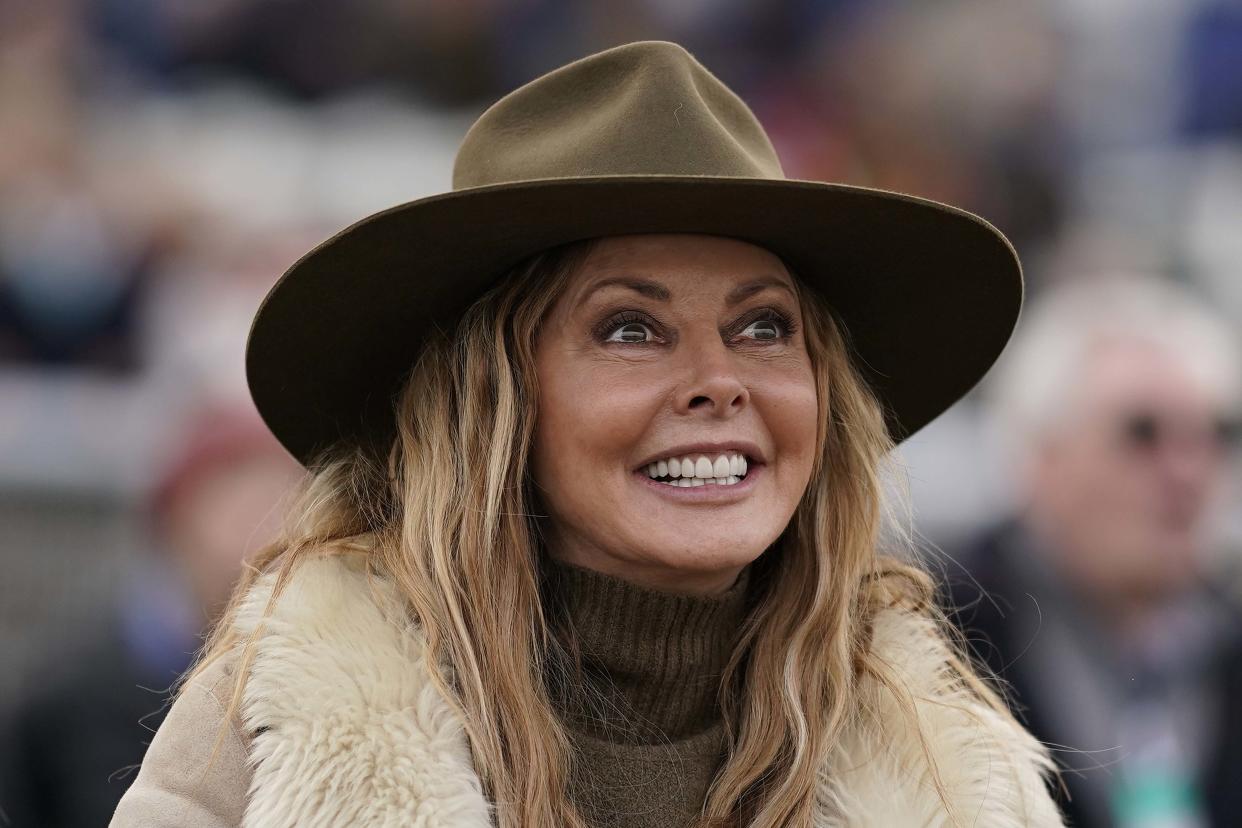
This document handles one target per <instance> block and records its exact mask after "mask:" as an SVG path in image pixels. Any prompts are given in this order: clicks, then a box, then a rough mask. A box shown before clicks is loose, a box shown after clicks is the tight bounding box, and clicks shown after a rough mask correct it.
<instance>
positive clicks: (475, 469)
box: [182, 240, 1008, 828]
mask: <svg viewBox="0 0 1242 828" xmlns="http://www.w3.org/2000/svg"><path fill="white" fill-rule="evenodd" d="M591 244H592V242H591V241H590V240H587V241H583V242H575V243H573V244H569V245H565V246H562V247H559V248H554V249H550V250H547V251H544V252H542V253H540V254H537V255H535V256H533V257H531V258H529V259H527V260H526V261H524V262H523V263H522V264H520V265H519V266H517V267H515V268H514V269H513V270H512V271H510V273H509V274H507V276H506V277H505V278H504V279H502V280H501V281H500V282H499V283H497V284H496V285H495V286H494V287H493V288H492V289H490V290H489V291H487V293H485V294H484V295H483V296H482V297H480V298H479V299H478V300H477V301H475V302H474V303H473V304H472V305H471V306H470V307H469V308H468V309H467V310H466V311H465V313H464V315H463V316H462V317H461V318H460V320H459V321H458V322H457V324H456V326H455V327H454V328H453V329H452V330H451V331H436V332H434V333H433V335H431V336H430V338H429V339H428V340H427V341H426V342H425V344H424V345H423V347H422V349H421V352H420V355H419V357H418V359H417V360H416V362H415V364H414V365H413V366H412V370H411V371H410V372H409V375H408V377H407V379H406V382H405V383H404V385H403V387H402V390H401V392H400V394H399V395H398V398H397V402H396V411H395V414H396V433H395V437H394V439H392V440H391V442H390V443H389V444H388V445H387V446H386V447H385V449H384V450H382V451H377V450H375V449H366V448H363V447H359V446H345V445H338V446H334V447H333V448H331V449H330V450H328V451H326V452H325V453H324V454H323V455H322V456H321V457H319V458H318V459H317V460H316V461H315V462H313V463H312V464H310V466H309V469H308V472H307V474H306V475H305V477H304V479H303V481H302V482H301V484H300V486H299V489H298V492H297V496H296V498H295V499H294V500H293V501H292V502H291V508H290V510H289V514H288V517H287V520H286V525H285V527H284V529H283V531H282V534H281V535H280V537H279V538H278V539H277V540H276V541H275V542H273V543H272V544H270V545H269V546H267V547H265V548H264V549H263V550H261V551H260V553H259V554H258V555H257V556H256V558H254V559H252V561H251V563H250V565H249V566H248V567H247V570H246V571H245V573H244V574H243V577H242V579H241V581H240V583H239V584H238V586H237V588H236V590H235V592H234V595H233V598H232V600H231V601H230V604H229V606H228V608H227V609H226V610H225V612H224V614H223V615H222V617H221V620H220V621H219V622H218V624H217V625H216V626H215V628H214V629H213V631H212V632H211V634H210V635H209V637H208V640H207V642H206V645H205V647H204V649H203V652H202V656H201V658H200V660H199V662H198V663H197V665H196V666H195V668H194V670H192V671H191V673H190V674H188V675H187V676H186V678H185V679H183V683H182V687H184V686H185V684H186V683H188V680H189V679H191V678H193V676H195V675H197V674H198V673H199V672H201V671H202V670H204V669H205V668H206V667H207V665H208V664H210V663H211V662H212V661H214V660H215V659H216V658H218V657H220V656H221V655H223V654H225V653H226V652H229V651H232V650H233V649H234V648H235V647H239V648H240V652H241V656H240V662H239V663H240V669H238V670H237V676H236V684H235V687H234V693H233V699H232V703H231V706H230V709H229V710H228V711H227V713H226V716H225V719H226V720H227V719H229V718H231V717H232V716H233V715H234V714H235V713H236V711H237V708H238V705H239V703H240V699H241V691H242V687H243V686H244V683H245V679H246V674H247V671H248V665H249V662H250V659H251V657H252V651H253V644H254V642H255V640H256V637H257V636H258V635H261V634H262V627H261V626H260V628H259V629H258V630H256V631H255V633H254V634H253V635H251V636H250V637H249V640H247V641H244V642H243V641H240V640H239V639H238V634H237V633H236V632H235V631H234V630H233V627H232V621H233V619H234V617H235V614H236V611H237V607H238V605H239V604H240V602H241V599H242V597H243V596H244V595H245V594H246V592H247V591H248V590H249V588H250V586H251V585H252V584H253V583H254V581H255V580H256V578H258V577H259V576H260V575H261V574H263V573H265V572H276V573H277V576H276V585H275V590H274V594H273V597H272V601H275V599H276V597H277V596H278V595H279V594H280V591H281V589H282V588H283V587H284V585H285V584H286V583H287V582H288V579H289V576H290V574H291V572H292V569H293V567H294V566H295V565H296V563H297V562H298V561H299V560H300V559H302V558H304V557H306V556H308V555H320V554H334V553H337V554H344V553H361V554H365V555H366V556H367V558H368V563H369V566H370V568H371V570H372V571H374V572H377V573H381V572H382V573H384V574H385V575H386V576H387V577H389V578H391V579H392V580H393V582H394V583H395V584H396V585H397V587H398V588H399V589H400V591H401V593H402V594H403V596H404V597H405V599H406V601H407V603H408V608H409V611H410V613H411V616H412V618H414V619H415V620H416V621H417V623H418V624H419V625H420V627H421V629H422V630H423V631H424V632H425V642H426V648H427V651H426V655H427V657H428V658H427V664H428V666H429V669H431V670H432V675H433V680H434V681H435V682H436V684H437V686H438V687H439V689H440V690H441V691H442V692H443V693H444V694H445V697H446V698H447V699H449V701H450V702H451V703H452V704H454V705H455V706H456V707H457V709H458V710H459V712H460V713H461V714H462V719H463V722H464V724H465V727H466V730H467V734H468V737H469V740H470V745H471V751H472V755H473V759H474V763H475V768H476V770H477V771H478V773H479V776H480V779H481V780H482V782H483V784H484V787H485V790H486V792H487V794H488V797H489V799H490V800H491V801H492V802H493V803H494V804H495V805H496V816H497V819H498V824H499V826H500V828H522V826H552V825H556V826H568V827H569V828H585V825H586V823H585V821H584V819H583V817H582V815H581V814H580V813H579V812H578V811H577V809H576V808H575V807H574V805H573V804H572V803H571V802H570V801H569V800H568V798H567V796H566V794H565V791H566V789H567V783H568V780H569V777H570V774H571V771H572V767H573V763H574V761H575V760H574V754H573V745H572V741H571V739H570V736H569V734H568V732H567V731H566V729H565V726H564V725H563V724H562V723H561V722H560V721H559V720H558V718H557V716H556V714H555V709H554V706H553V704H552V698H553V696H552V693H553V690H551V689H550V685H555V683H556V681H555V680H564V679H566V677H567V676H570V675H571V674H572V670H573V666H574V665H573V658H572V657H570V656H569V655H568V654H569V653H571V652H573V647H572V643H571V642H565V641H563V640H562V636H561V635H560V633H559V629H560V628H559V626H558V624H557V623H556V621H557V619H556V618H555V608H554V604H555V602H551V601H548V600H546V598H547V595H546V593H545V590H546V588H547V581H545V575H544V569H543V568H542V567H541V565H540V560H541V558H540V556H541V555H542V554H545V550H543V549H542V545H541V540H540V537H541V536H540V532H539V520H540V517H539V516H538V514H537V507H538V503H539V501H538V493H537V491H536V489H535V486H534V483H533V481H532V479H531V476H530V466H529V462H530V454H531V448H532V441H533V435H534V433H535V418H536V401H537V399H538V394H537V386H536V382H537V377H536V371H535V355H534V347H535V342H536V341H537V337H538V333H539V330H540V325H541V323H542V321H543V320H544V319H545V317H546V316H547V314H548V311H549V310H550V309H551V307H552V306H553V304H554V303H555V301H556V299H557V297H558V296H560V295H561V293H562V291H563V289H564V287H565V285H566V284H567V282H568V280H569V279H570V278H571V276H572V275H573V273H574V272H575V268H577V267H578V266H579V265H580V264H581V262H582V261H583V259H584V258H585V256H586V254H587V252H588V251H589V249H590V247H591ZM794 282H795V286H796V288H797V290H798V292H799V298H800V300H801V306H802V315H803V330H804V332H805V341H806V347H807V349H808V352H809V356H810V360H811V363H812V366H813V368H814V373H815V382H816V389H817V392H818V400H819V423H820V425H819V429H818V434H817V439H816V447H817V448H816V456H815V459H814V465H813V469H812V473H811V478H810V482H809V485H808V486H807V489H806V492H805V494H804V496H803V497H802V499H801V501H800V503H799V504H798V506H797V509H796V510H795V512H794V515H793V517H792V518H791V520H790V522H789V524H788V526H787V527H786V529H785V531H784V532H783V533H782V534H781V536H780V537H779V538H778V539H777V541H776V542H775V543H774V544H773V545H772V547H771V548H769V549H768V550H767V551H766V553H765V554H763V555H762V556H761V557H760V558H758V559H757V560H756V561H755V563H754V564H753V567H754V569H753V570H752V581H751V589H752V590H753V593H752V594H751V596H750V597H749V602H750V603H749V606H750V609H749V610H748V614H747V617H746V619H745V621H744V625H743V628H742V630H741V632H740V637H739V639H738V643H737V645H736V648H735V650H734V652H733V654H732V657H731V658H730V660H729V662H728V664H727V666H726V668H725V671H724V674H723V676H722V681H721V687H720V693H719V703H720V707H721V710H722V713H723V717H724V721H725V725H726V732H727V733H728V734H729V738H728V743H729V744H728V754H727V757H726V760H725V762H724V764H723V765H722V767H721V769H720V771H719V773H718V774H717V776H716V778H715V780H714V782H713V784H712V786H711V788H710V790H709V791H708V795H707V799H706V802H705V805H704V808H703V815H702V818H701V821H700V825H701V826H725V825H733V826H743V825H745V826H764V827H767V826H772V828H776V826H786V825H807V824H810V823H811V819H812V814H813V813H814V809H815V805H816V803H815V786H816V779H817V771H818V770H819V768H820V766H821V763H822V762H823V761H824V759H825V757H826V755H827V753H828V751H829V749H830V747H831V746H832V745H833V744H834V743H835V742H836V741H837V739H838V737H839V736H840V734H841V733H842V732H843V730H844V728H845V727H846V726H847V725H848V724H849V723H850V722H851V721H852V720H853V719H854V718H855V717H857V716H860V715H862V713H860V710H859V708H860V706H861V704H862V702H861V700H860V697H859V692H858V687H859V683H860V680H861V679H862V678H864V677H870V678H871V679H872V680H876V681H880V682H882V683H889V681H888V679H886V678H885V675H886V671H885V669H884V667H885V665H883V664H881V663H879V662H878V657H877V656H875V655H874V654H873V653H872V652H871V650H870V648H869V638H870V635H869V629H870V620H871V618H872V617H873V615H874V613H876V612H877V611H878V610H879V609H880V608H881V607H886V606H893V605H896V604H900V605H902V606H903V607H904V608H906V609H908V610H910V611H914V612H918V613H923V614H927V615H930V616H933V617H934V618H935V621H936V624H937V625H938V628H940V629H942V630H947V627H946V625H945V623H944V620H943V618H942V616H940V614H939V612H938V611H937V610H936V608H935V602H934V601H933V600H932V598H933V589H932V581H931V579H930V578H929V577H928V576H927V575H926V573H925V572H924V571H923V570H922V569H921V568H919V567H918V566H916V565H914V564H912V563H908V562H903V561H902V560H900V559H898V558H896V557H888V556H886V555H882V554H880V553H879V551H878V550H879V546H880V543H881V540H880V538H881V528H882V525H883V524H885V523H886V521H885V513H884V511H885V508H886V506H885V503H886V499H885V496H884V483H883V469H884V461H885V458H886V457H887V456H888V455H889V452H890V450H891V449H892V448H893V441H892V439H891V438H890V436H889V434H888V431H887V429H886V426H885V423H884V418H883V414H882V409H881V406H880V404H879V403H878V401H877V399H876V398H875V396H874V395H873V394H872V392H871V390H870V388H869V387H868V385H867V383H866V382H865V381H864V380H863V378H862V377H861V376H860V374H859V373H858V372H857V371H856V369H855V366H854V365H853V363H852V361H851V358H850V356H849V354H850V352H851V351H850V346H849V341H848V338H847V336H848V335H847V332H846V330H845V328H844V326H843V325H842V324H841V323H840V321H839V320H838V319H837V318H836V317H835V315H834V313H833V312H832V310H831V309H830V308H829V306H828V305H827V304H826V302H825V301H824V300H823V299H822V297H820V296H819V295H818V294H817V293H816V292H814V291H813V290H811V289H809V288H808V287H807V286H806V284H805V283H803V282H802V281H801V280H799V279H798V278H797V276H796V274H795V278H794ZM890 522H891V521H890ZM899 535H900V538H899V541H900V543H899V544H898V545H907V548H906V549H905V551H911V550H912V548H913V547H912V546H909V545H908V544H909V535H908V534H901V533H899ZM905 560H911V559H910V558H909V557H908V556H907V557H906V558H905ZM268 607H269V610H270V608H271V604H270V603H269V605H268ZM946 638H948V636H946ZM442 663H443V664H450V665H452V667H451V669H448V670H446V669H443V668H441V667H440V665H441V664H442ZM952 668H953V669H954V671H955V672H956V673H957V674H958V675H959V677H960V678H961V680H962V683H963V684H964V685H965V686H966V687H968V688H969V689H970V692H972V693H974V694H976V695H977V696H978V697H979V698H981V699H983V700H984V701H985V702H986V703H987V704H988V705H989V706H991V707H993V708H994V709H996V710H998V711H1002V712H1003V711H1004V710H1005V708H1004V705H1003V703H1002V702H1001V701H1000V700H999V698H998V697H997V696H996V695H995V694H994V693H993V692H992V690H991V689H990V688H989V687H987V686H986V685H985V684H984V683H983V682H982V681H980V680H979V679H978V678H977V677H976V676H975V674H974V672H973V671H972V669H971V668H970V666H969V663H968V662H967V661H966V660H965V659H961V660H957V659H955V660H954V664H953V665H952ZM549 678H552V679H553V681H551V682H550V681H549ZM894 690H897V688H894ZM1004 715H1008V714H1007V713H1006V714H1004ZM925 752H926V751H925ZM928 758H929V760H930V758H931V757H930V753H928ZM931 777H932V778H933V782H934V784H936V785H937V787H938V788H939V789H940V794H941V798H942V799H945V800H946V802H947V798H946V796H945V791H944V789H943V787H942V786H940V784H939V782H938V778H937V775H936V773H935V769H934V767H933V768H932V773H931ZM950 816H951V818H952V815H950Z"/></svg>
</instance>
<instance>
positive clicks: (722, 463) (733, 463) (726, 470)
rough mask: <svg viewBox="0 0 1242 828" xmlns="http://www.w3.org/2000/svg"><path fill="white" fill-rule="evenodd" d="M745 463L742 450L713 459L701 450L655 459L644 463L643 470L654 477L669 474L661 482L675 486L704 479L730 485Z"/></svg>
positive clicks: (706, 481) (743, 468) (734, 481)
mask: <svg viewBox="0 0 1242 828" xmlns="http://www.w3.org/2000/svg"><path fill="white" fill-rule="evenodd" d="M746 467H747V464H746V457H745V456H744V455H742V454H737V453H730V454H719V455H716V457H715V459H713V458H710V457H707V456H706V455H702V454H700V455H697V456H693V457H669V458H666V459H664V460H658V461H656V462H654V463H649V464H647V468H646V472H647V476H648V477H651V478H653V479H654V478H671V480H667V481H664V482H667V483H668V484H669V485H674V486H682V487H688V486H702V485H704V484H705V483H715V484H716V485H720V486H729V485H732V484H733V483H736V482H737V481H738V480H740V479H741V478H742V477H744V476H745V475H746Z"/></svg>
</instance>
